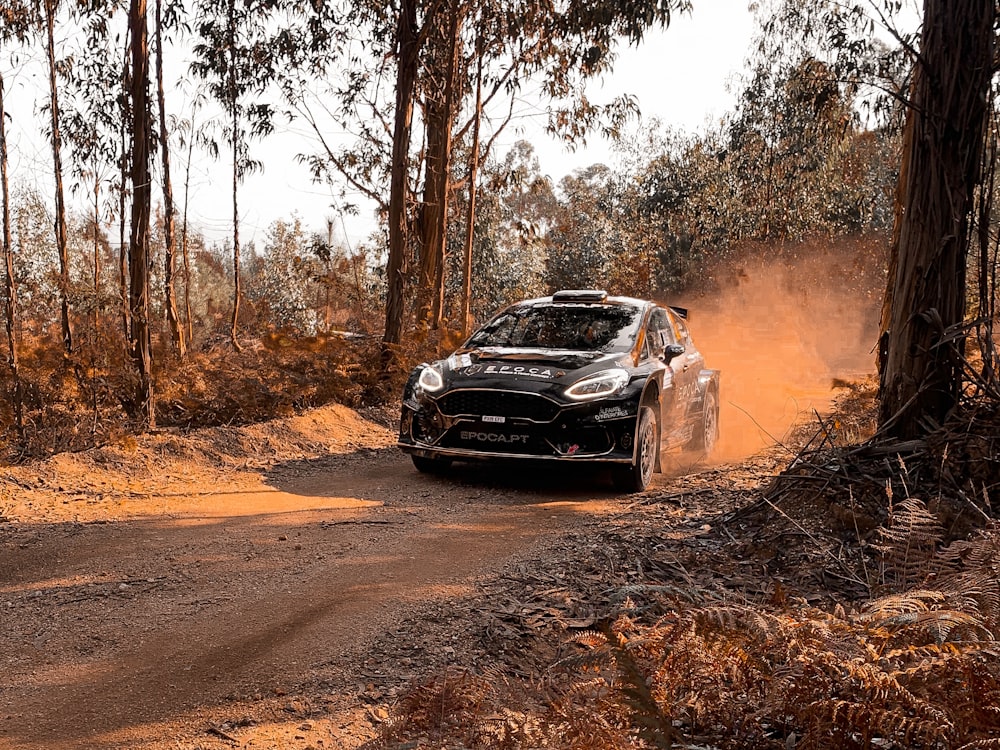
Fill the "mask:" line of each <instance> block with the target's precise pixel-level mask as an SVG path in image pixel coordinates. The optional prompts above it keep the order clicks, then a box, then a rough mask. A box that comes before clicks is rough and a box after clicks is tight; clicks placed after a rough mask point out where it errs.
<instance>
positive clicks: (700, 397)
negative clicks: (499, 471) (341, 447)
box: [398, 289, 719, 492]
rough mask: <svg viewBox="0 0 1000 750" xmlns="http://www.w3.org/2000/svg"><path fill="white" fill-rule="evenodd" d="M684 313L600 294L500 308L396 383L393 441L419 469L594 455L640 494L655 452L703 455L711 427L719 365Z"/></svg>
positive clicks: (561, 295)
mask: <svg viewBox="0 0 1000 750" xmlns="http://www.w3.org/2000/svg"><path fill="white" fill-rule="evenodd" d="M686 317H687V312H686V311H685V310H684V309H682V308H678V307H667V306H662V305H659V304H657V303H655V302H651V301H648V300H641V299H634V298H631V297H614V296H609V295H608V293H607V292H605V291H603V290H591V289H586V290H565V291H561V292H556V293H555V294H553V295H552V296H551V297H542V298H539V299H532V300H526V301H524V302H519V303H517V304H514V305H511V306H510V307H508V308H506V309H504V310H502V311H501V312H500V313H498V314H497V315H496V316H495V317H494V318H493V319H492V320H490V321H489V322H488V323H486V324H485V325H484V326H483V327H482V328H480V329H479V330H478V331H476V332H475V333H474V334H473V335H472V336H471V337H470V338H469V340H468V341H466V342H465V344H464V345H463V346H462V347H460V348H459V349H458V350H456V351H455V352H454V353H453V354H452V355H451V356H449V357H448V358H447V359H443V360H439V361H437V362H432V363H425V364H421V365H419V366H418V367H416V368H415V369H414V370H413V372H412V373H411V374H410V377H409V379H408V381H407V383H406V386H405V389H404V391H403V401H402V417H401V420H400V429H399V441H398V445H399V447H400V448H401V449H402V450H403V451H405V452H407V453H408V454H410V456H411V458H412V460H413V463H414V465H415V466H416V468H417V469H418V470H420V471H422V472H435V473H436V472H440V471H442V470H443V469H445V468H447V467H448V466H449V465H450V464H451V462H452V461H455V460H461V461H470V460H491V461H495V460H533V461H538V460H541V461H559V462H565V463H569V462H575V461H584V462H593V463H596V462H601V463H605V464H607V465H608V466H609V467H610V468H611V472H612V476H613V478H614V482H615V485H616V487H618V488H619V489H620V490H623V491H626V492H637V491H641V490H644V489H645V488H646V487H647V485H648V484H649V482H650V480H651V479H652V475H653V472H654V471H659V470H660V462H661V455H662V454H663V453H665V452H667V451H672V450H678V449H680V450H689V451H693V452H697V453H699V454H703V455H707V454H709V453H711V452H712V449H713V447H714V446H715V443H716V440H717V439H718V435H719V371H718V370H711V369H707V368H706V367H705V359H704V357H703V356H702V355H701V353H700V352H699V351H698V349H697V347H695V345H694V342H693V341H692V339H691V335H690V333H689V332H688V328H687V325H686V323H685V319H686Z"/></svg>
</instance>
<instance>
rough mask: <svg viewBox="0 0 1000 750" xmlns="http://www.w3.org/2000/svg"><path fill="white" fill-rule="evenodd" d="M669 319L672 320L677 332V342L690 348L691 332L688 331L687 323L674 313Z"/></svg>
mask: <svg viewBox="0 0 1000 750" xmlns="http://www.w3.org/2000/svg"><path fill="white" fill-rule="evenodd" d="M670 317H671V319H672V320H673V322H674V330H675V331H676V332H677V334H676V335H677V343H679V344H683V345H684V348H686V349H690V348H691V333H690V332H689V331H688V327H687V324H686V323H685V322H684V319H683V318H680V317H678V316H676V315H671V316H670Z"/></svg>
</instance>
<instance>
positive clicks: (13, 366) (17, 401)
mask: <svg viewBox="0 0 1000 750" xmlns="http://www.w3.org/2000/svg"><path fill="white" fill-rule="evenodd" d="M0 195H2V198H3V260H4V271H5V273H4V292H5V293H6V298H5V300H4V322H5V323H6V328H7V365H8V366H9V367H10V375H11V382H12V386H13V387H12V388H11V405H12V406H13V407H14V425H15V427H16V428H17V435H18V437H19V438H20V439H21V440H22V441H23V440H24V398H23V396H22V394H21V367H20V361H19V359H18V355H17V336H16V335H15V333H14V332H15V326H16V322H17V283H16V281H15V278H14V245H13V241H12V239H11V233H10V183H9V182H8V178H7V114H6V111H5V109H4V93H3V73H2V72H0Z"/></svg>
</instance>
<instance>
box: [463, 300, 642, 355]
mask: <svg viewBox="0 0 1000 750" xmlns="http://www.w3.org/2000/svg"><path fill="white" fill-rule="evenodd" d="M640 313H641V310H640V309H639V308H638V307H633V306H631V305H567V304H537V303H536V304H533V305H523V306H518V307H513V308H510V309H509V310H507V311H505V312H503V313H501V314H500V315H498V316H497V317H496V318H494V319H493V320H491V321H490V322H489V323H487V324H486V325H485V326H483V327H482V328H481V329H480V330H479V331H477V332H476V333H474V334H473V335H472V337H471V338H470V339H469V341H468V345H469V346H492V347H528V348H540V349H575V350H584V351H607V352H610V351H627V350H629V349H631V348H632V344H633V342H634V341H635V335H636V330H637V326H638V323H639V319H640Z"/></svg>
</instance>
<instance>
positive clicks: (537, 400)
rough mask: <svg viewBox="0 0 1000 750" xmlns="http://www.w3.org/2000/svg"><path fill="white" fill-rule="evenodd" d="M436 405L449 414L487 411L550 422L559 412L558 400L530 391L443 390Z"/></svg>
mask: <svg viewBox="0 0 1000 750" xmlns="http://www.w3.org/2000/svg"><path fill="white" fill-rule="evenodd" d="M438 408H439V409H440V410H441V413H442V414H447V415H448V416H449V417H458V416H466V415H467V416H474V417H481V416H483V415H487V416H493V417H506V418H508V419H516V418H521V419H530V420H532V421H534V422H551V421H552V420H553V419H555V417H556V415H557V414H558V413H559V405H558V404H556V403H555V402H553V401H550V400H549V399H547V398H544V397H543V396H536V395H535V394H533V393H516V392H513V391H486V390H477V389H468V390H457V391H451V392H450V393H446V394H445V395H444V396H443V397H442V398H441V400H440V401H438Z"/></svg>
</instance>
